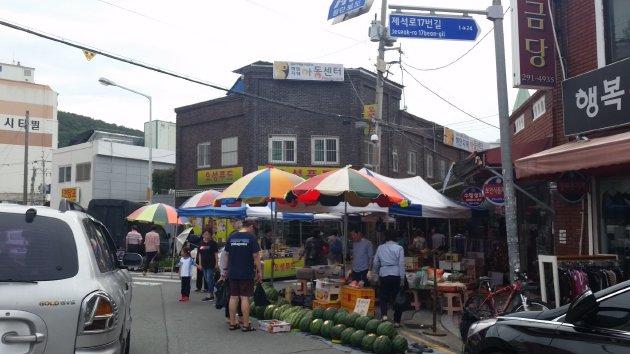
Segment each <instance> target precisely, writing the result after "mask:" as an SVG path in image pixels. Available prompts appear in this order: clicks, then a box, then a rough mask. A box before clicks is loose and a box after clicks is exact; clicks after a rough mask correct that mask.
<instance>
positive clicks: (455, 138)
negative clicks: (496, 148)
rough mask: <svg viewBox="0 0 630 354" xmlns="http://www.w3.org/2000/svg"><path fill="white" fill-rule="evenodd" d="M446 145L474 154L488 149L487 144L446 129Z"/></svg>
mask: <svg viewBox="0 0 630 354" xmlns="http://www.w3.org/2000/svg"><path fill="white" fill-rule="evenodd" d="M444 144H445V145H448V146H452V147H456V148H458V149H462V150H466V151H470V152H474V151H484V150H486V149H487V146H486V143H484V142H483V141H479V140H476V139H474V138H471V137H469V136H468V135H466V134H463V133H458V132H456V131H454V130H453V129H449V128H446V127H444Z"/></svg>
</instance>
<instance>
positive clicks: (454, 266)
mask: <svg viewBox="0 0 630 354" xmlns="http://www.w3.org/2000/svg"><path fill="white" fill-rule="evenodd" d="M451 267H452V269H453V270H462V264H461V263H460V262H449V261H440V268H442V269H444V270H446V271H450V270H451Z"/></svg>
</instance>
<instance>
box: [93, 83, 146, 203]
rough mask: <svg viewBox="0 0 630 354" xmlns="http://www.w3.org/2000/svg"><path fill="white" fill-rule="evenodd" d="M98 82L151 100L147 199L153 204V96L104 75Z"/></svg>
mask: <svg viewBox="0 0 630 354" xmlns="http://www.w3.org/2000/svg"><path fill="white" fill-rule="evenodd" d="M98 82H100V83H101V84H102V85H104V86H116V87H120V88H121V89H123V90H127V91H129V92H133V93H136V94H138V95H140V96H144V97H146V98H147V99H148V100H149V186H148V187H147V200H148V201H149V204H151V200H152V199H153V198H152V195H153V193H152V189H153V134H152V133H151V131H152V130H153V129H151V121H152V118H153V113H152V110H153V109H152V104H151V96H149V95H145V94H144V93H142V92H138V91H136V90H132V89H130V88H128V87H125V86H121V85H118V84H117V83H115V82H113V81H112V80H110V79H106V78H104V77H102V78H100V79H98Z"/></svg>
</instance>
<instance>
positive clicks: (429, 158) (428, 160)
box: [424, 154, 433, 178]
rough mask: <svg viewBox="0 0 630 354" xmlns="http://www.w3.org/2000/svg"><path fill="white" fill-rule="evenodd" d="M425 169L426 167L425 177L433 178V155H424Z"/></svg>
mask: <svg viewBox="0 0 630 354" xmlns="http://www.w3.org/2000/svg"><path fill="white" fill-rule="evenodd" d="M425 156H426V157H425V159H424V161H425V167H426V171H425V176H426V177H427V178H433V155H431V154H426V155H425Z"/></svg>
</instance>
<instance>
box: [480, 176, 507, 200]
mask: <svg viewBox="0 0 630 354" xmlns="http://www.w3.org/2000/svg"><path fill="white" fill-rule="evenodd" d="M482 190H483V196H484V197H485V198H486V200H487V201H489V202H490V203H492V204H494V205H503V203H505V195H504V193H503V191H504V189H503V178H501V177H490V178H488V179H487V180H486V181H485V182H484V183H483V187H482Z"/></svg>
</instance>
